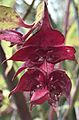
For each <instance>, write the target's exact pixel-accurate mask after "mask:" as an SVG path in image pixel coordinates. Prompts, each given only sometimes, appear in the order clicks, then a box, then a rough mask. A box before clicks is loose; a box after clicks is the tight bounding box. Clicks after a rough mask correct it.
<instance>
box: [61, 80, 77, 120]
mask: <svg viewBox="0 0 79 120" xmlns="http://www.w3.org/2000/svg"><path fill="white" fill-rule="evenodd" d="M78 94H79V78H78V79H77V85H76V87H75V92H74V95H73V98H72V102H71V105H70V107H69V109H68V110H67V111H66V113H65V115H64V119H63V120H68V116H69V114H70V112H71V110H72V109H73V107H74V104H75V102H76V100H77V98H78Z"/></svg>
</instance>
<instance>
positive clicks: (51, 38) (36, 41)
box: [24, 4, 65, 48]
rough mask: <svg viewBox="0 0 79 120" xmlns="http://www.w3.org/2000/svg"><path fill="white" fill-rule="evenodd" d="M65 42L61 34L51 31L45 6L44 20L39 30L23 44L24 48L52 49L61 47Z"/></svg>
mask: <svg viewBox="0 0 79 120" xmlns="http://www.w3.org/2000/svg"><path fill="white" fill-rule="evenodd" d="M64 41H65V38H64V36H63V34H62V33H61V32H60V31H58V30H54V29H52V27H51V25H50V21H49V15H48V10H47V6H46V4H45V11H44V18H43V23H42V26H41V28H40V30H39V31H38V32H37V33H35V34H34V35H33V36H31V37H30V38H29V39H28V40H27V41H26V42H25V43H24V46H27V45H34V46H40V47H44V48H45V47H53V46H58V45H62V44H63V43H64Z"/></svg>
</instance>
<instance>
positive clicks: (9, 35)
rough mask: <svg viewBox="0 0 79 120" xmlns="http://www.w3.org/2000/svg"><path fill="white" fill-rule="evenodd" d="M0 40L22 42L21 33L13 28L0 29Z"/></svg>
mask: <svg viewBox="0 0 79 120" xmlns="http://www.w3.org/2000/svg"><path fill="white" fill-rule="evenodd" d="M0 40H6V41H9V42H12V43H14V44H22V41H23V39H22V34H21V33H19V32H16V31H13V30H10V31H9V30H4V31H0Z"/></svg>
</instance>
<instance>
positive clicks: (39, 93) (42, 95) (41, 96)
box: [30, 88, 49, 105]
mask: <svg viewBox="0 0 79 120" xmlns="http://www.w3.org/2000/svg"><path fill="white" fill-rule="evenodd" d="M48 93H49V91H48V90H47V89H44V88H43V89H38V90H36V91H35V92H34V93H33V95H32V97H31V100H30V102H31V104H32V105H36V104H42V103H44V102H46V101H47V100H48V98H49V96H48Z"/></svg>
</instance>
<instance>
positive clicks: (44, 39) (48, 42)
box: [24, 28, 64, 47]
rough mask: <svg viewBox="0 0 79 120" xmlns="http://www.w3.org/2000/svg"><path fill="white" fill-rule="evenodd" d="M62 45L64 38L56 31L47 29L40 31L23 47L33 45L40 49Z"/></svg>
mask: <svg viewBox="0 0 79 120" xmlns="http://www.w3.org/2000/svg"><path fill="white" fill-rule="evenodd" d="M63 43H64V36H63V35H62V34H61V33H60V32H59V31H57V30H52V29H51V28H50V29H47V30H46V31H43V30H41V29H40V31H39V32H37V33H36V34H34V35H33V36H32V37H30V38H29V39H28V40H27V41H26V42H25V43H24V46H27V45H34V46H40V47H53V46H57V45H62V44H63Z"/></svg>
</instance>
